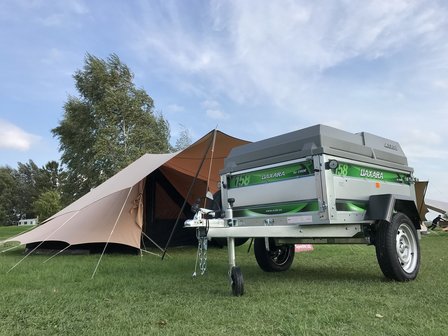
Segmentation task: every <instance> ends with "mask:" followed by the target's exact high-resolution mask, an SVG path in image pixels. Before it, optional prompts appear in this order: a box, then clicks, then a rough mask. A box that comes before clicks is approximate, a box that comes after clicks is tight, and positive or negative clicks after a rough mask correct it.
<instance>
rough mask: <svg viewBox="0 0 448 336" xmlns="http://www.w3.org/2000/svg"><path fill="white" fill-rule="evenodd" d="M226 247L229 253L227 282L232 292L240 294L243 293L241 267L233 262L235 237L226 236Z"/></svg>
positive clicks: (236, 294)
mask: <svg viewBox="0 0 448 336" xmlns="http://www.w3.org/2000/svg"><path fill="white" fill-rule="evenodd" d="M227 249H228V254H229V282H230V288H231V289H232V294H233V295H234V296H241V295H243V294H244V280H243V273H242V272H241V269H240V268H239V267H238V266H236V262H235V238H233V237H228V238H227Z"/></svg>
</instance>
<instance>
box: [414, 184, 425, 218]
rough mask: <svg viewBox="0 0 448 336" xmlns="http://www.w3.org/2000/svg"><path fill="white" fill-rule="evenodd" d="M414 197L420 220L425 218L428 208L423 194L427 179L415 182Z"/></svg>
mask: <svg viewBox="0 0 448 336" xmlns="http://www.w3.org/2000/svg"><path fill="white" fill-rule="evenodd" d="M414 186H415V197H416V200H417V209H418V212H419V214H420V218H421V220H422V221H424V220H425V216H426V214H427V213H428V208H427V206H426V204H425V194H426V189H427V188H428V181H417V182H415V185H414Z"/></svg>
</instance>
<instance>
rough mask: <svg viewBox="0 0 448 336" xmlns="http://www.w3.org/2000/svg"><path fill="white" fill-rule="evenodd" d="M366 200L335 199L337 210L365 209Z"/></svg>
mask: <svg viewBox="0 0 448 336" xmlns="http://www.w3.org/2000/svg"><path fill="white" fill-rule="evenodd" d="M367 205H368V202H367V201H356V200H336V210H337V211H356V212H364V211H366V209H367Z"/></svg>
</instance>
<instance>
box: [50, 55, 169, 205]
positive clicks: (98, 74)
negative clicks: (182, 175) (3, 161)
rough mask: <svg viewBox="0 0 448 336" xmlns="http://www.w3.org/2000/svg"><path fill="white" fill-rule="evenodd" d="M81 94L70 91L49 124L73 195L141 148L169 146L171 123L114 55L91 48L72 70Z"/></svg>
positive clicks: (161, 149)
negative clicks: (94, 53)
mask: <svg viewBox="0 0 448 336" xmlns="http://www.w3.org/2000/svg"><path fill="white" fill-rule="evenodd" d="M73 77H74V79H75V86H76V89H77V91H78V92H79V97H73V96H69V97H68V100H67V102H66V103H65V105H64V117H63V119H62V121H61V122H60V124H59V126H58V127H56V128H54V129H53V130H52V132H53V135H54V136H56V137H58V138H59V141H60V146H59V149H60V151H61V152H62V155H61V162H62V163H63V164H64V165H65V167H66V173H67V176H66V181H65V185H64V191H65V194H68V195H70V197H71V200H74V199H77V198H79V197H80V196H82V195H84V194H85V193H87V192H88V191H89V190H90V189H91V188H94V187H96V186H97V185H99V184H100V183H102V182H104V181H105V180H106V179H108V178H109V177H111V176H112V175H114V174H115V173H117V172H118V171H119V170H121V169H122V168H124V167H125V166H127V165H128V164H129V163H131V162H133V161H134V160H135V159H137V158H138V157H140V156H141V155H143V154H145V153H166V152H168V151H169V149H170V146H169V124H168V122H167V121H166V120H165V119H164V118H163V116H162V115H157V114H155V113H154V102H153V100H152V98H151V97H150V96H149V95H148V94H147V93H146V92H145V91H144V90H143V89H138V88H136V87H135V85H134V84H133V79H134V75H133V73H132V72H131V71H130V69H129V68H128V67H127V66H126V65H125V64H123V63H121V61H120V59H119V58H118V56H117V55H115V54H112V55H110V56H109V57H108V58H107V59H106V60H103V59H100V58H97V57H95V56H92V55H90V54H87V55H86V57H85V64H84V68H83V69H82V70H78V71H76V72H75V74H74V76H73Z"/></svg>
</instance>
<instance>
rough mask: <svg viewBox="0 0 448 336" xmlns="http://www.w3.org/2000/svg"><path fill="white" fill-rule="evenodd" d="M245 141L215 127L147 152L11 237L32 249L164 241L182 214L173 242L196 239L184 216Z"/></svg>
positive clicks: (212, 185)
mask: <svg viewBox="0 0 448 336" xmlns="http://www.w3.org/2000/svg"><path fill="white" fill-rule="evenodd" d="M245 143H247V141H244V140H241V139H237V138H234V137H231V136H229V135H227V134H225V133H222V132H220V131H212V132H210V133H208V134H207V135H205V136H204V137H202V138H201V139H200V140H198V141H197V142H195V143H194V144H192V145H191V146H189V147H188V148H186V149H185V150H183V151H180V152H177V153H169V154H146V155H143V156H142V157H141V158H139V159H138V160H136V161H135V162H133V163H132V164H130V165H129V166H128V167H126V168H125V169H123V170H122V171H120V172H118V173H117V174H116V175H114V176H113V177H111V178H110V179H108V180H107V181H105V182H104V183H103V184H101V185H99V186H98V187H96V188H94V189H92V190H91V191H90V192H89V193H87V194H86V195H84V196H83V197H81V198H80V199H78V200H77V201H75V202H73V203H72V204H70V205H69V206H67V207H66V208H64V209H63V210H61V211H59V212H58V213H56V214H55V215H53V216H52V217H51V218H49V219H48V220H46V221H45V222H44V223H42V224H41V225H40V226H38V227H36V228H35V229H33V230H31V231H28V232H26V233H24V234H21V235H19V236H17V237H13V238H10V239H8V240H7V241H18V242H20V243H21V244H26V245H27V247H28V248H31V249H35V248H51V249H65V248H68V247H69V248H78V249H79V248H88V249H90V250H92V249H98V248H100V246H104V245H105V244H107V245H108V246H110V247H113V246H115V247H117V246H118V247H129V248H131V249H140V248H142V247H143V246H146V244H148V243H153V244H157V245H161V246H165V244H166V242H167V240H168V237H169V235H170V233H171V231H172V228H173V226H174V223H175V221H176V219H177V217H178V216H180V223H179V225H178V227H177V230H176V231H175V233H174V236H173V239H172V245H185V244H189V243H195V242H196V239H195V232H194V230H190V229H183V228H182V226H183V221H184V220H185V219H186V218H187V217H191V215H192V214H191V212H190V207H191V205H192V204H193V203H194V202H195V201H196V200H197V199H198V198H200V197H204V196H205V194H206V191H207V190H209V191H211V192H212V193H214V192H216V191H217V188H218V183H219V170H220V169H221V168H222V167H223V162H224V158H225V157H226V156H227V154H228V153H229V152H230V150H231V149H232V148H233V147H236V146H240V145H243V144H245ZM199 168H200V169H199ZM196 175H197V179H196V182H195V183H194V184H192V182H193V180H194V177H195V176H196ZM190 187H191V192H190V195H189V196H188V192H189V190H190ZM187 196H188V197H187ZM184 202H186V207H185V209H184V211H183V212H182V213H181V212H180V210H181V207H182V205H183V203H184Z"/></svg>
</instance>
